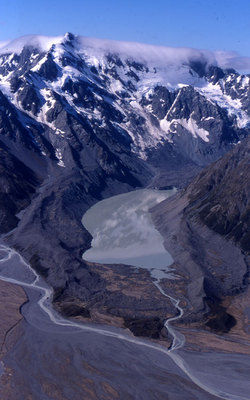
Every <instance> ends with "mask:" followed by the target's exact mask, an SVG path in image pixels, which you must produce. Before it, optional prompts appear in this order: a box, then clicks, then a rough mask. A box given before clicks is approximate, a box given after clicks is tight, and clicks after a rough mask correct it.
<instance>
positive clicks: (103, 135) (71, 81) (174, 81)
mask: <svg viewBox="0 0 250 400" xmlns="http://www.w3.org/2000/svg"><path fill="white" fill-rule="evenodd" d="M213 63H214V64H216V60H215V59H214V58H213V56H212V54H210V53H209V52H204V51H203V52H202V51H198V50H190V49H169V48H164V47H163V48H162V47H154V46H147V45H141V44H131V43H119V42H110V41H100V40H94V39H88V38H83V37H78V36H74V35H72V34H69V33H68V34H66V35H65V36H64V37H57V38H46V37H40V36H27V37H23V38H20V39H17V40H15V41H13V42H10V43H8V44H7V45H6V44H5V46H3V47H2V48H0V90H1V92H2V96H4V97H5V98H6V100H4V99H3V98H2V101H6V102H8V103H11V106H14V109H15V113H17V117H16V118H17V123H18V125H20V129H21V130H24V131H25V132H23V135H22V137H23V140H24V141H25V140H28V139H27V138H28V137H29V138H30V146H31V147H33V148H34V149H35V150H36V151H38V152H40V154H42V155H43V156H44V157H46V156H48V157H50V158H54V159H55V160H57V164H58V165H59V166H60V167H64V166H65V164H67V163H69V160H68V158H69V154H68V147H69V145H70V146H71V147H72V146H73V147H74V142H79V143H78V147H81V146H82V140H81V138H79V137H78V135H79V133H77V132H75V131H74V128H73V126H72V124H75V125H76V126H78V130H79V129H80V130H84V131H87V132H88V133H89V134H90V135H91V136H92V137H93V135H96V136H97V137H98V138H99V139H100V140H102V141H103V142H104V143H106V144H107V145H108V147H109V148H110V149H111V150H112V148H113V147H115V146H117V147H118V148H120V147H123V148H125V149H126V150H127V151H129V152H131V153H134V154H135V155H136V156H138V157H139V158H141V159H144V160H145V159H148V158H150V157H151V156H152V153H155V151H156V152H157V153H159V152H160V153H161V159H162V158H164V157H165V156H166V157H167V155H166V153H169V152H170V151H174V152H175V153H179V155H180V156H181V157H182V158H183V157H184V158H185V159H188V160H190V161H191V162H194V163H196V164H199V165H204V164H206V163H207V162H210V161H213V160H215V159H217V158H218V156H220V155H222V154H223V153H224V152H225V149H227V147H228V145H229V144H231V143H236V142H237V141H238V140H240V138H241V137H242V136H244V135H245V134H246V129H247V128H248V126H249V125H248V124H249V115H250V105H249V79H250V78H249V76H242V75H239V74H238V73H237V72H236V71H234V70H226V71H223V70H222V69H220V68H219V67H218V66H217V65H214V64H213ZM13 112H14V111H13ZM70 120H71V121H70ZM73 121H74V122H73ZM90 132H91V133H90ZM1 133H2V134H6V131H5V129H4V128H2V132H1ZM85 136H86V133H85ZM75 145H76V143H75ZM166 146H167V149H166ZM168 149H169V150H168ZM77 151H78V153H79V149H78V150H77ZM79 162H80V163H81V157H79Z"/></svg>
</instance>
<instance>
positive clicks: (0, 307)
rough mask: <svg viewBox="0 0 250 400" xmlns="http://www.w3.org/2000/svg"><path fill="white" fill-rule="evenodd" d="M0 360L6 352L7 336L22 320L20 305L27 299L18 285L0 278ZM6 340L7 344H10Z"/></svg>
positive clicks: (11, 334) (11, 333)
mask: <svg viewBox="0 0 250 400" xmlns="http://www.w3.org/2000/svg"><path fill="white" fill-rule="evenodd" d="M0 297H1V302H0V321H1V324H0V349H1V351H0V360H1V358H2V357H3V355H4V353H5V352H6V350H7V348H6V340H7V337H9V336H12V337H13V339H14V331H15V330H17V328H18V324H19V323H20V321H21V320H22V318H23V317H22V315H21V313H20V307H21V305H22V304H23V303H25V302H26V301H27V297H26V295H25V293H24V291H23V289H22V288H21V287H20V286H17V285H13V284H11V283H8V282H4V281H1V280H0ZM10 343H11V342H10V341H9V340H8V346H10Z"/></svg>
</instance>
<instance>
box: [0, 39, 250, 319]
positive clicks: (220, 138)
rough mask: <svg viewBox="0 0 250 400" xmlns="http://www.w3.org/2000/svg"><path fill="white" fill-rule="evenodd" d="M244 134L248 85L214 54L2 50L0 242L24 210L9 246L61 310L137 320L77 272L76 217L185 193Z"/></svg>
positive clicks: (127, 46) (64, 47)
mask: <svg viewBox="0 0 250 400" xmlns="http://www.w3.org/2000/svg"><path fill="white" fill-rule="evenodd" d="M248 133H249V76H245V75H239V74H238V73H237V72H236V71H234V70H222V69H221V68H220V67H219V66H218V65H217V63H216V60H215V58H214V56H213V54H212V53H209V52H204V51H198V50H190V49H169V48H161V47H152V46H146V45H140V44H131V43H119V42H109V41H99V40H95V39H87V38H82V37H78V36H74V35H72V34H70V33H68V34H66V35H65V36H64V37H58V38H48V37H40V36H28V37H23V38H20V39H17V40H15V41H13V42H10V43H7V44H6V45H5V46H4V47H2V48H0V134H1V147H2V149H3V152H2V154H3V157H0V166H1V174H2V175H3V174H4V175H5V176H6V177H7V178H6V179H8V181H9V182H12V185H10V186H9V188H8V189H7V194H8V200H7V202H6V196H5V195H6V193H5V192H6V183H5V185H2V187H1V188H0V193H1V199H2V200H1V211H2V214H1V219H2V221H4V225H2V227H1V229H2V232H3V231H4V232H6V231H8V230H10V229H12V228H14V227H15V226H16V225H17V223H18V219H17V217H15V214H16V213H18V212H19V211H20V210H21V209H24V208H25V210H24V211H23V213H22V218H21V220H20V222H19V223H18V227H17V229H16V230H15V231H14V232H12V233H11V235H9V236H8V238H7V240H8V241H9V243H10V244H11V245H13V246H15V247H16V248H18V249H19V250H20V251H21V252H22V254H23V255H24V256H25V257H26V258H27V259H28V260H29V261H30V262H31V264H32V266H34V268H36V269H37V270H38V271H39V272H40V273H42V274H43V275H44V276H45V277H46V279H47V280H48V282H49V284H50V285H52V287H53V288H54V289H55V298H56V299H57V300H60V299H61V300H62V299H64V300H65V299H73V300H74V301H76V300H77V301H79V302H80V303H81V304H83V303H84V302H85V303H86V302H89V301H91V302H92V304H95V303H96V304H101V306H103V305H104V304H106V303H105V301H107V299H109V303H108V304H109V308H110V309H115V308H117V304H118V303H119V304H120V305H121V308H123V304H126V303H128V302H130V304H132V306H130V307H132V308H133V309H135V310H136V309H137V307H138V309H139V306H140V305H139V302H138V301H137V300H135V299H132V300H131V298H130V299H129V300H128V298H127V297H126V296H123V297H120V298H119V299H117V296H114V297H112V296H111V295H110V292H109V291H108V290H107V288H106V286H107V285H106V284H105V282H104V280H103V277H102V275H101V272H100V271H98V268H97V267H96V266H93V265H90V264H88V265H87V264H85V263H83V261H82V259H81V254H82V252H83V251H84V250H85V249H86V248H88V246H89V245H90V240H91V237H90V235H89V234H88V232H87V231H86V230H85V229H84V228H83V226H82V225H81V217H82V215H83V213H84V212H85V211H86V210H87V209H88V208H89V207H90V206H91V205H92V204H94V203H95V202H97V201H98V200H100V199H102V198H104V197H108V196H111V195H115V194H118V193H122V192H126V191H129V190H133V189H134V188H136V187H145V186H154V187H164V186H169V185H176V186H178V187H183V186H184V185H185V184H186V183H187V182H188V181H190V179H191V178H192V177H194V176H195V175H196V174H197V172H199V171H200V170H201V168H203V167H204V166H206V165H207V164H209V163H210V162H213V161H215V160H217V159H218V158H219V157H220V156H221V155H223V154H224V153H225V152H227V151H228V150H230V149H231V148H232V147H234V145H235V144H236V143H237V142H238V141H239V140H242V138H244V137H245V136H247V135H248ZM13 182H14V183H15V185H14V186H13ZM7 203H8V204H7ZM118 273H120V274H121V275H122V274H123V272H122V270H120V272H119V271H118ZM152 301H153V300H152ZM145 307H148V309H152V307H155V304H153V303H152V304H147V305H145ZM165 311H166V310H165V309H164V313H165ZM153 317H154V316H153Z"/></svg>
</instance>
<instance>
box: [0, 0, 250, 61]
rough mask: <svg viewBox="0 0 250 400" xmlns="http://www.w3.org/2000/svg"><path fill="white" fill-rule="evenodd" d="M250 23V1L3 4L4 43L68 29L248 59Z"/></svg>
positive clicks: (0, 28)
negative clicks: (233, 53) (24, 36)
mask: <svg viewBox="0 0 250 400" xmlns="http://www.w3.org/2000/svg"><path fill="white" fill-rule="evenodd" d="M249 21H250V3H249V0H237V1H234V0H217V1H214V0H200V1H198V0H154V1H152V0H106V1H105V0H92V1H90V0H60V1H59V0H43V1H41V0H3V1H1V2H0V41H4V40H8V39H13V38H16V37H18V36H22V35H25V34H33V33H36V34H42V35H62V34H64V33H65V32H67V31H70V32H73V33H75V34H80V35H84V36H91V37H97V38H107V39H115V40H126V41H138V42H144V43H150V44H157V45H166V46H181V47H182V46H184V47H194V48H201V49H211V50H218V49H219V50H225V51H228V50H235V51H237V52H238V53H239V54H241V55H245V56H250V40H249V38H250V22H249Z"/></svg>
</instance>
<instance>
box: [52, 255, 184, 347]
mask: <svg viewBox="0 0 250 400" xmlns="http://www.w3.org/2000/svg"><path fill="white" fill-rule="evenodd" d="M87 264H88V268H89V270H90V271H91V273H93V274H95V275H97V276H98V277H99V280H100V281H101V282H102V285H103V289H102V292H101V293H100V295H99V297H98V296H95V297H94V298H93V299H90V300H89V301H86V302H83V301H81V299H77V297H70V296H67V295H62V294H61V293H60V292H58V293H55V295H54V306H55V308H56V309H57V310H58V311H59V312H60V313H62V314H63V315H64V316H65V317H70V318H77V319H79V320H81V321H82V322H94V323H102V324H108V325H113V326H117V327H122V328H127V329H129V330H130V331H131V332H132V333H133V335H135V336H141V337H148V338H151V339H161V340H164V341H166V344H167V345H169V344H170V342H171V338H168V336H167V331H166V328H165V327H164V322H165V321H166V319H167V318H170V317H172V316H174V315H176V313H177V312H176V309H175V307H174V306H173V304H172V303H171V301H170V300H169V299H168V298H167V297H165V296H164V295H163V294H161V293H160V291H159V289H158V288H157V287H156V286H155V284H154V282H153V281H152V277H151V276H150V273H149V271H147V270H144V269H141V268H134V267H132V266H131V267H130V266H127V265H114V264H112V265H102V264H96V263H90V262H88V263H87Z"/></svg>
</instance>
